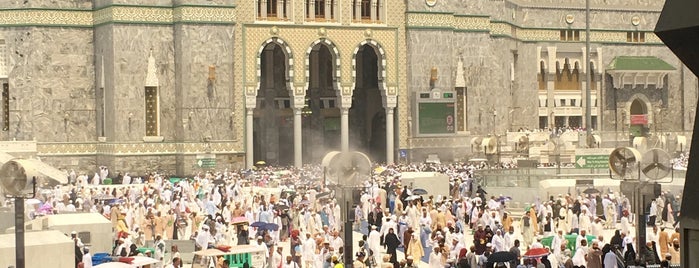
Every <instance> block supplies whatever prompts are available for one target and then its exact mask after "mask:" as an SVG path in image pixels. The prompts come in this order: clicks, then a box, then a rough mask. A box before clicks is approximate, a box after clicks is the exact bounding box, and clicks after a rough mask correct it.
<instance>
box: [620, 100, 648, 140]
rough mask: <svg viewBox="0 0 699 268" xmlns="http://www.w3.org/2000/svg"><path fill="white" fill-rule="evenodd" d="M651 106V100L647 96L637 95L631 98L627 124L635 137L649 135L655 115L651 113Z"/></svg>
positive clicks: (627, 108) (628, 103) (627, 109)
mask: <svg viewBox="0 0 699 268" xmlns="http://www.w3.org/2000/svg"><path fill="white" fill-rule="evenodd" d="M649 107H653V106H652V105H651V102H650V100H649V99H648V97H646V95H644V94H641V93H637V94H634V95H633V96H631V98H629V101H628V102H627V103H626V111H627V113H628V115H629V117H628V118H627V121H626V124H627V125H628V126H629V131H630V132H631V133H633V134H634V136H636V137H638V136H646V135H647V134H648V130H649V129H648V125H649V124H653V120H654V119H655V118H653V113H650V112H649Z"/></svg>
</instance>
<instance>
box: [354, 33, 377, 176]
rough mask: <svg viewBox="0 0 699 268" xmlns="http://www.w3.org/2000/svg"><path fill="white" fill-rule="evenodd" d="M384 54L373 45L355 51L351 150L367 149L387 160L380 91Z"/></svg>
mask: <svg viewBox="0 0 699 268" xmlns="http://www.w3.org/2000/svg"><path fill="white" fill-rule="evenodd" d="M382 56H383V55H382V54H381V53H378V49H377V47H375V46H372V45H371V44H364V45H362V46H360V47H359V49H358V50H357V53H356V66H355V67H356V69H355V79H356V83H355V88H354V92H353V94H352V107H351V108H350V110H349V129H350V133H349V134H350V137H349V140H350V150H356V151H360V152H364V153H366V154H367V155H369V157H370V158H371V160H373V161H377V162H385V161H386V111H385V110H384V107H383V103H382V96H381V95H382V94H381V90H380V87H379V86H380V83H381V82H382V81H380V78H381V77H380V76H379V74H380V72H381V71H382V70H381V69H380V65H379V63H381V62H382V61H383V60H384V59H382Z"/></svg>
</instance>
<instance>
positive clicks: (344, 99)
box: [338, 95, 352, 109]
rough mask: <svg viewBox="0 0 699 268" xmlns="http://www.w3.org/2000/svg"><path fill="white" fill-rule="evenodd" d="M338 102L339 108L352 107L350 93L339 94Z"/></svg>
mask: <svg viewBox="0 0 699 268" xmlns="http://www.w3.org/2000/svg"><path fill="white" fill-rule="evenodd" d="M338 103H339V104H340V105H339V106H340V108H341V109H349V108H351V107H352V95H341V96H339V97H338Z"/></svg>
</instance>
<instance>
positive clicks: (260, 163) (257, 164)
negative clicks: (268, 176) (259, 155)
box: [255, 160, 267, 166]
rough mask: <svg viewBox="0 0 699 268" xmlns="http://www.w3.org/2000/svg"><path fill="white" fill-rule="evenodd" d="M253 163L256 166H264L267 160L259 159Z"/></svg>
mask: <svg viewBox="0 0 699 268" xmlns="http://www.w3.org/2000/svg"><path fill="white" fill-rule="evenodd" d="M255 165H256V166H265V165H267V162H265V161H261V160H260V161H257V162H255Z"/></svg>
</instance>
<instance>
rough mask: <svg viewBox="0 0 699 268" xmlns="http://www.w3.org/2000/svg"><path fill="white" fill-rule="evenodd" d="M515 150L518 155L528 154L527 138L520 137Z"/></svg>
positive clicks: (524, 136)
mask: <svg viewBox="0 0 699 268" xmlns="http://www.w3.org/2000/svg"><path fill="white" fill-rule="evenodd" d="M515 148H516V150H517V152H518V153H529V136H526V135H523V136H520V137H519V140H517V144H516V146H515Z"/></svg>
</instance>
